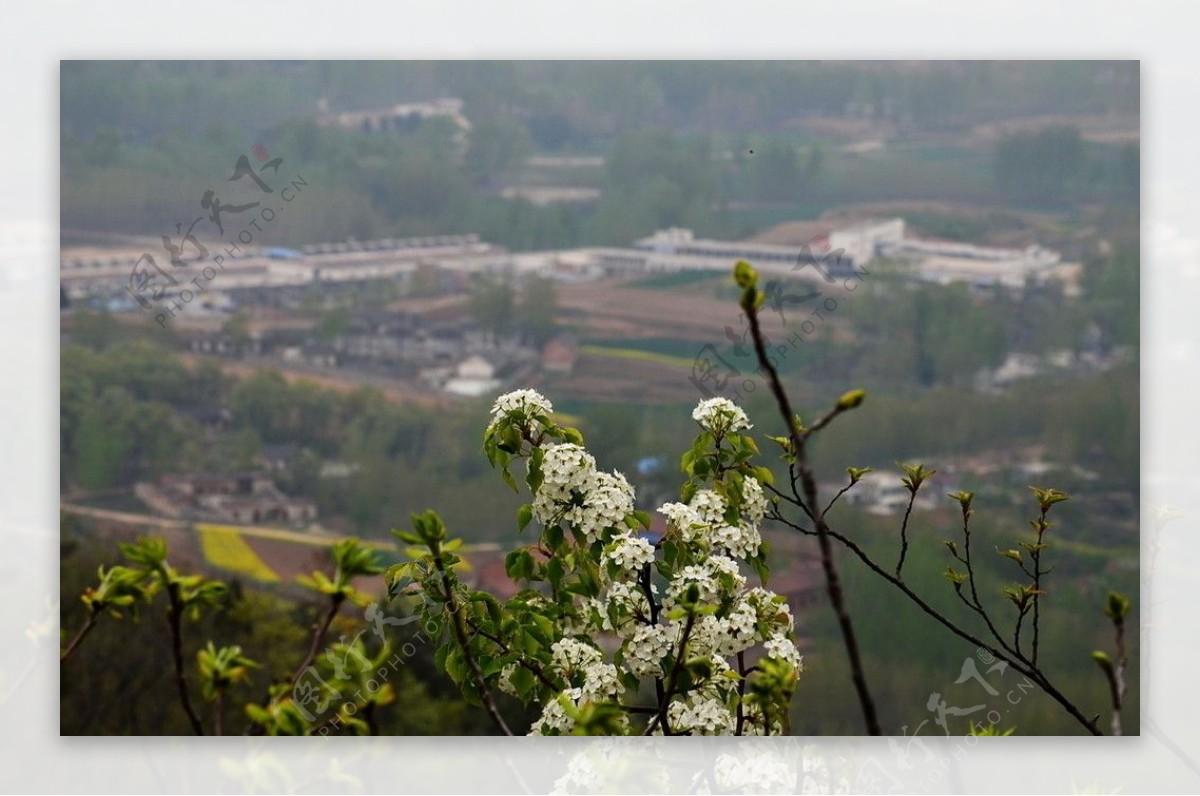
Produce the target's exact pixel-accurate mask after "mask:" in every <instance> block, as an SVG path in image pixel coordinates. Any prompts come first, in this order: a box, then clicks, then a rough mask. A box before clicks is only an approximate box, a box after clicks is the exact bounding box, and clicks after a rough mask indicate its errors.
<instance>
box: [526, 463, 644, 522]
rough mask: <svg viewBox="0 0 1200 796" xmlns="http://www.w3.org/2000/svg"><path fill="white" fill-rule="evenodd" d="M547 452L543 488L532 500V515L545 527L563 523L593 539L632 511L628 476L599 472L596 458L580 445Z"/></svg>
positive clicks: (631, 495)
mask: <svg viewBox="0 0 1200 796" xmlns="http://www.w3.org/2000/svg"><path fill="white" fill-rule="evenodd" d="M544 450H545V454H544V455H543V458H542V485H541V487H540V488H539V489H538V491H537V495H536V496H535V497H534V499H533V513H534V515H535V516H536V517H537V518H538V520H539V521H541V522H542V523H543V524H547V525H549V524H553V523H555V522H559V521H562V522H565V523H568V524H570V525H572V526H574V527H576V528H577V529H578V531H579V532H580V533H581V534H582V535H583V536H584V537H586V538H587V539H588V540H593V539H597V538H599V537H600V535H601V532H602V531H603V530H604V529H605V528H610V527H615V526H617V525H619V524H620V523H621V521H622V520H624V519H625V518H626V517H627V516H629V514H630V513H631V512H632V511H633V497H634V495H633V487H632V486H630V485H629V482H628V481H627V480H625V476H623V475H621V474H620V473H618V472H612V473H604V472H598V471H597V470H596V460H595V458H593V457H592V455H591V454H590V453H588V452H587V451H586V450H584V449H583V448H582V447H580V446H579V445H575V444H572V443H564V444H561V445H549V446H547V447H546V448H545V449H544Z"/></svg>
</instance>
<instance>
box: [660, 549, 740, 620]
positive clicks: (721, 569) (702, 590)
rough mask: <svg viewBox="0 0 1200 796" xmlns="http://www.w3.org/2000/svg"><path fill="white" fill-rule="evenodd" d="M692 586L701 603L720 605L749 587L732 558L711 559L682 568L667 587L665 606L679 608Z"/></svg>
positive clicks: (716, 557) (713, 557) (717, 557)
mask: <svg viewBox="0 0 1200 796" xmlns="http://www.w3.org/2000/svg"><path fill="white" fill-rule="evenodd" d="M692 585H695V586H696V587H697V590H698V591H699V595H698V598H697V601H698V602H700V603H716V602H720V601H721V599H722V598H724V597H728V596H730V595H731V594H733V593H734V592H735V591H738V590H740V589H741V588H742V587H743V586H745V585H746V577H745V576H744V575H742V573H741V572H740V571H739V569H738V564H737V562H736V561H734V560H733V559H732V558H729V557H728V556H710V557H709V558H707V559H705V561H704V563H702V564H690V565H688V566H686V567H684V568H683V569H681V570H680V571H679V572H678V573H677V574H676V575H675V577H674V579H672V581H671V583H670V585H669V586H668V587H667V594H666V597H665V599H664V600H663V604H664V605H665V606H667V607H668V608H670V607H673V606H675V605H678V604H679V602H680V601H681V600H682V599H683V597H684V595H685V594H686V593H687V591H688V588H689V587H690V586H692Z"/></svg>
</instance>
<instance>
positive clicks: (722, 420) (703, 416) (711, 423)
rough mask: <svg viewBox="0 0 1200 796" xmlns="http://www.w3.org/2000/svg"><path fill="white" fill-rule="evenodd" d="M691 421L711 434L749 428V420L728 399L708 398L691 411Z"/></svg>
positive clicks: (739, 408)
mask: <svg viewBox="0 0 1200 796" xmlns="http://www.w3.org/2000/svg"><path fill="white" fill-rule="evenodd" d="M692 419H693V420H695V421H696V422H697V423H699V424H700V428H702V429H704V430H705V431H710V432H712V433H713V434H728V433H730V432H733V431H741V430H742V429H745V428H751V425H750V419H749V418H748V417H746V413H745V412H743V411H742V409H741V407H739V406H738V405H737V404H735V403H734V402H733V401H731V400H729V399H728V398H709V399H708V400H707V401H701V402H700V403H699V404H698V405H697V406H696V408H695V409H694V410H693V411H692Z"/></svg>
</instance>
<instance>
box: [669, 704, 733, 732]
mask: <svg viewBox="0 0 1200 796" xmlns="http://www.w3.org/2000/svg"><path fill="white" fill-rule="evenodd" d="M667 721H668V723H669V724H670V725H671V732H674V733H679V734H682V733H688V732H690V733H691V734H692V735H733V733H734V730H735V729H736V723H737V718H736V716H735V715H734V713H733V712H732V711H731V710H730V709H729V706H728V705H727V704H725V702H724V700H721V699H714V698H711V697H705V696H700V695H692V696H689V697H688V698H687V699H686V700H679V701H675V702H672V703H671V704H670V705H669V706H668V707H667Z"/></svg>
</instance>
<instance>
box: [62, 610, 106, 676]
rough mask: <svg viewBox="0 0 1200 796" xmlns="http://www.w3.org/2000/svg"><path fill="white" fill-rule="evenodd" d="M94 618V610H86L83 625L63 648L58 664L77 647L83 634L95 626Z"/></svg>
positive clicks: (95, 617)
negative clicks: (86, 613) (86, 614)
mask: <svg viewBox="0 0 1200 796" xmlns="http://www.w3.org/2000/svg"><path fill="white" fill-rule="evenodd" d="M96 619H97V614H96V612H95V611H88V616H87V619H86V620H85V621H84V623H83V627H81V628H79V632H78V633H76V634H75V637H74V638H73V639H71V643H70V644H68V645H67V648H66V649H65V650H63V653H62V655H61V656H60V657H59V659H58V662H59V663H60V664H61V663H62V662H63V661H65V660H66V659H67V658H69V657H71V653H73V652H74V651H75V650H76V648H78V647H79V644H80V642H82V641H83V639H84V636H86V635H87V634H88V633H89V632H91V629H92V628H93V627H95V626H96Z"/></svg>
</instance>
